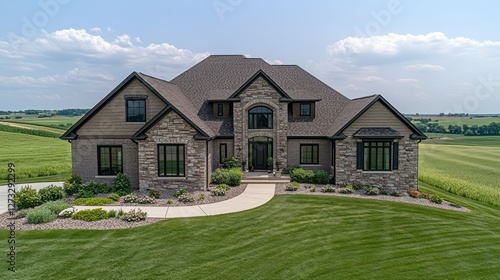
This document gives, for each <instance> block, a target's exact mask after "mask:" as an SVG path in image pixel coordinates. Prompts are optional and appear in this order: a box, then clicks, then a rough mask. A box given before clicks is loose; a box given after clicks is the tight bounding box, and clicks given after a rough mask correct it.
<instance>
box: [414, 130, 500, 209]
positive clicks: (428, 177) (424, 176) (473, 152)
mask: <svg viewBox="0 0 500 280" xmlns="http://www.w3.org/2000/svg"><path fill="white" fill-rule="evenodd" d="M499 140H500V138H499ZM499 178H500V146H465V145H439V144H421V145H420V154H419V180H420V181H422V182H425V183H428V184H431V185H434V186H436V187H439V188H442V189H444V190H446V191H450V192H452V193H455V194H459V195H462V196H465V197H469V198H472V199H476V200H479V201H482V202H485V203H489V204H492V205H496V206H500V185H499Z"/></svg>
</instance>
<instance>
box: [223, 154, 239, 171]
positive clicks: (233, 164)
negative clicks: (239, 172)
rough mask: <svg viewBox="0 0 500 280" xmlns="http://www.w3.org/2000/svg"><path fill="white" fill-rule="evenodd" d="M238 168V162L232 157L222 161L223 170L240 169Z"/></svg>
mask: <svg viewBox="0 0 500 280" xmlns="http://www.w3.org/2000/svg"><path fill="white" fill-rule="evenodd" d="M240 166H241V164H240V160H239V159H237V158H236V157H234V156H232V157H230V158H228V159H226V160H225V161H224V168H225V169H233V168H240Z"/></svg>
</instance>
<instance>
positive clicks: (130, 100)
mask: <svg viewBox="0 0 500 280" xmlns="http://www.w3.org/2000/svg"><path fill="white" fill-rule="evenodd" d="M125 102H126V109H125V113H126V121H127V122H146V99H145V98H129V99H126V101H125ZM131 102H133V103H135V102H142V103H143V106H139V107H134V106H132V110H144V114H143V117H142V118H141V119H132V115H131V114H130V109H131V104H130V103H131ZM136 115H137V114H136ZM136 115H133V116H136ZM139 115H140V114H139Z"/></svg>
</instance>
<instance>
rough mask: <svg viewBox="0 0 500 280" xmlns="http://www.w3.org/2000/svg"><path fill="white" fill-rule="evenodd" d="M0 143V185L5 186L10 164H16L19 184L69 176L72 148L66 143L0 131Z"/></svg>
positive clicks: (53, 139)
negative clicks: (57, 176)
mask: <svg viewBox="0 0 500 280" xmlns="http://www.w3.org/2000/svg"><path fill="white" fill-rule="evenodd" d="M0 142H1V143H2V144H1V145H0V184H5V182H6V179H7V164H8V163H9V162H13V163H15V165H16V177H17V178H18V179H21V180H20V181H19V182H31V181H37V180H39V179H37V178H36V177H43V176H51V175H69V174H70V173H71V148H70V147H71V146H70V143H68V142H67V141H63V140H60V139H58V138H50V137H40V136H34V135H27V134H21V133H12V132H5V131H0ZM29 179H32V180H29Z"/></svg>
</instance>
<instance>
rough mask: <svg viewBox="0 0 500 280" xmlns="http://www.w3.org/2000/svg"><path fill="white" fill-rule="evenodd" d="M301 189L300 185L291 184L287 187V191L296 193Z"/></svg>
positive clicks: (296, 183)
mask: <svg viewBox="0 0 500 280" xmlns="http://www.w3.org/2000/svg"><path fill="white" fill-rule="evenodd" d="M299 188H300V183H298V182H291V183H289V184H288V185H287V186H286V188H285V191H289V192H294V191H297V190H298V189H299Z"/></svg>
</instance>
